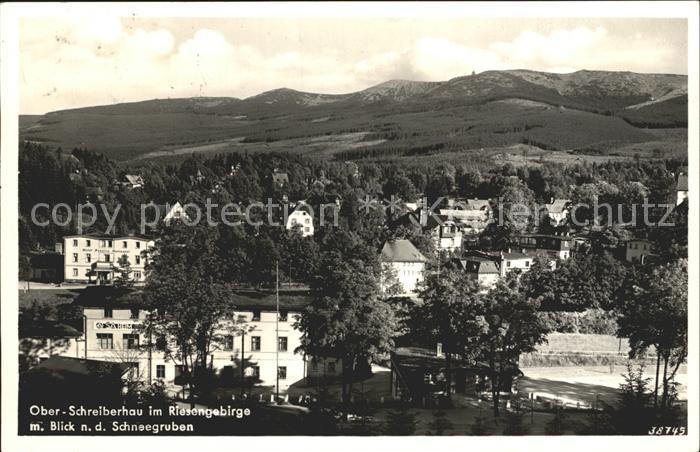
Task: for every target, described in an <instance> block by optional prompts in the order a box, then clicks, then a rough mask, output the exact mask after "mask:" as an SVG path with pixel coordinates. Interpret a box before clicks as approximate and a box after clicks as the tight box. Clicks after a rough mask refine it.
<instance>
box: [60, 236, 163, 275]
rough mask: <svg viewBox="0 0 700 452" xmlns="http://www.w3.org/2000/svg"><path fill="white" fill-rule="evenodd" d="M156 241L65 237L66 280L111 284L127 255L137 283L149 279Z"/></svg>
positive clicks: (64, 263) (124, 238) (142, 238)
mask: <svg viewBox="0 0 700 452" xmlns="http://www.w3.org/2000/svg"><path fill="white" fill-rule="evenodd" d="M153 244H154V242H153V240H151V239H149V238H146V237H142V236H132V235H129V236H111V235H91V234H88V235H69V236H65V237H64V238H63V268H64V280H65V281H67V282H78V283H88V284H90V283H96V284H111V283H112V282H113V281H114V277H115V273H118V271H119V264H118V262H119V260H120V258H121V257H122V256H126V258H127V259H128V261H129V264H130V266H131V278H132V279H133V280H134V282H135V283H143V282H144V281H145V280H146V263H147V261H148V250H149V249H150V248H151V247H152V246H153Z"/></svg>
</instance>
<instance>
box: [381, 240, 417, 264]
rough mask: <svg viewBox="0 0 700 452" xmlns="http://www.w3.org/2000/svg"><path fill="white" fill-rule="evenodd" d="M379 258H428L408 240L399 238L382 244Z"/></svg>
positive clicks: (414, 260) (396, 259) (403, 259)
mask: <svg viewBox="0 0 700 452" xmlns="http://www.w3.org/2000/svg"><path fill="white" fill-rule="evenodd" d="M381 260H382V262H427V260H428V259H426V258H425V256H423V254H421V252H420V251H418V248H416V247H415V246H414V245H413V243H411V242H410V241H409V240H405V239H401V240H393V241H388V242H386V243H385V244H384V247H383V248H382V253H381Z"/></svg>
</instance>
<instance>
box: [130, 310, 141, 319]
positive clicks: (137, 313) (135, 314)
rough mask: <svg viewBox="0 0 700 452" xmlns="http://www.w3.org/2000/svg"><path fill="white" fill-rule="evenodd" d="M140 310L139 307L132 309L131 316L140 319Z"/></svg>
mask: <svg viewBox="0 0 700 452" xmlns="http://www.w3.org/2000/svg"><path fill="white" fill-rule="evenodd" d="M139 314H140V311H139V310H138V309H132V310H131V316H130V317H129V318H131V319H138V318H139Z"/></svg>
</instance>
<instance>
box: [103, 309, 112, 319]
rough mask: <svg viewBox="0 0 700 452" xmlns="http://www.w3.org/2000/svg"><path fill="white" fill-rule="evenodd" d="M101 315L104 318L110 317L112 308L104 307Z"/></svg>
mask: <svg viewBox="0 0 700 452" xmlns="http://www.w3.org/2000/svg"><path fill="white" fill-rule="evenodd" d="M103 317H104V318H105V319H111V318H112V308H105V309H104V312H103Z"/></svg>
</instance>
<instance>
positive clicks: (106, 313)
mask: <svg viewBox="0 0 700 452" xmlns="http://www.w3.org/2000/svg"><path fill="white" fill-rule="evenodd" d="M130 311H131V312H130V314H129V318H130V319H138V318H139V315H140V314H141V310H140V309H131V310H130ZM102 316H103V317H104V318H105V319H111V318H112V317H113V316H114V311H113V310H112V308H104V309H103V311H102Z"/></svg>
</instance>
